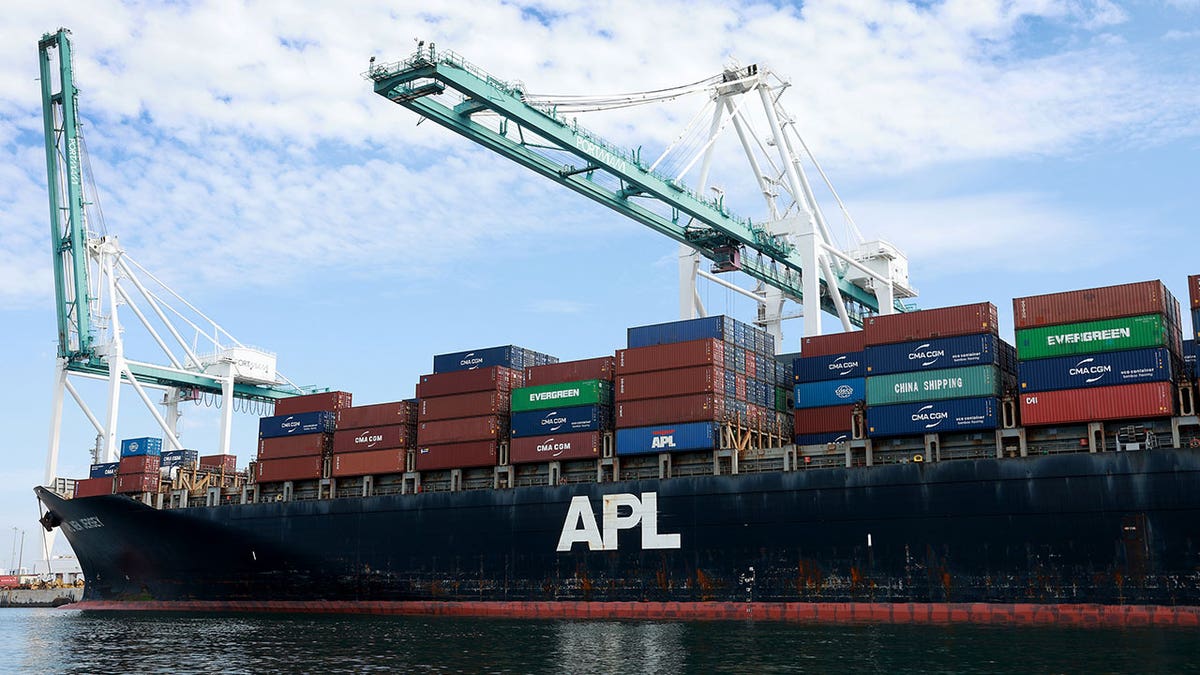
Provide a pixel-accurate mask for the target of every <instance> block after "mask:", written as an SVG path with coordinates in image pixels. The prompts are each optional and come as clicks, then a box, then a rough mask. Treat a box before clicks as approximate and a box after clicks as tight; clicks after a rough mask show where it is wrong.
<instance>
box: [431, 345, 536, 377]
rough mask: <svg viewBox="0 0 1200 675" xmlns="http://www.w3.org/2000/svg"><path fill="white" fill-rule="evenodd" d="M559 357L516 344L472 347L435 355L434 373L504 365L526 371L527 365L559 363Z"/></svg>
mask: <svg viewBox="0 0 1200 675" xmlns="http://www.w3.org/2000/svg"><path fill="white" fill-rule="evenodd" d="M557 362H558V358H556V357H554V356H550V355H549V354H543V353H542V352H536V351H534V350H532V349H526V348H525V347H518V346H516V345H503V346H500V347H487V348H484V349H472V350H468V351H462V352H452V353H450V354H437V355H435V356H434V357H433V372H434V373H452V372H456V371H462V370H478V369H481V368H491V367H493V366H502V367H505V368H513V369H516V370H520V371H522V372H523V371H524V370H525V368H526V367H527V366H537V365H544V364H547V363H557Z"/></svg>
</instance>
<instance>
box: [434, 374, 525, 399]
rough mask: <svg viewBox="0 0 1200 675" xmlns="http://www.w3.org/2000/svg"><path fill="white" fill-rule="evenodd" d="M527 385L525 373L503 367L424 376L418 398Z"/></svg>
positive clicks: (501, 389) (508, 388)
mask: <svg viewBox="0 0 1200 675" xmlns="http://www.w3.org/2000/svg"><path fill="white" fill-rule="evenodd" d="M524 383H525V371H523V370H513V369H512V368H505V367H503V366H495V367H493V368H481V369H479V370H459V371H456V372H452V373H432V374H430V375H422V376H421V379H420V381H418V382H417V398H418V399H425V398H433V397H435V396H450V395H453V394H467V393H471V392H475V391H509V390H511V389H513V388H514V387H520V386H521V385H522V384H524Z"/></svg>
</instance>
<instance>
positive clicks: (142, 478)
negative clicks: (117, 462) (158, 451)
mask: <svg viewBox="0 0 1200 675" xmlns="http://www.w3.org/2000/svg"><path fill="white" fill-rule="evenodd" d="M160 482H161V479H160V478H159V475H158V468H157V467H155V469H154V473H131V474H126V475H121V474H117V486H116V488H115V490H114V491H115V492H116V493H117V494H121V495H125V494H140V493H142V492H158V485H159V483H160Z"/></svg>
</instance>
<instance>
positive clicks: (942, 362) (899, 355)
mask: <svg viewBox="0 0 1200 675" xmlns="http://www.w3.org/2000/svg"><path fill="white" fill-rule="evenodd" d="M1005 344H1006V343H1004V341H1003V340H1001V339H1000V338H998V337H996V336H995V335H992V334H990V333H982V334H978V335H960V336H957V337H949V338H938V339H934V340H917V341H915V342H898V343H895V344H888V345H873V346H871V347H868V348H867V351H866V360H867V374H868V375H890V374H892V373H911V372H915V371H919V370H940V369H942V368H958V367H962V366H983V365H989V364H994V365H999V366H1001V367H1003V366H1005V365H1007V366H1008V369H1009V370H1013V369H1015V368H1016V358H1015V354H1013V353H1011V352H1010V356H1011V360H1010V359H1006V358H1004V357H1002V356H1001V353H1000V350H1001V349H1002V347H1001V345H1005ZM1008 349H1009V350H1011V349H1012V347H1011V346H1009V347H1008ZM1006 360H1007V361H1010V362H1009V363H1008V364H1005V363H1003V362H1004V361H1006Z"/></svg>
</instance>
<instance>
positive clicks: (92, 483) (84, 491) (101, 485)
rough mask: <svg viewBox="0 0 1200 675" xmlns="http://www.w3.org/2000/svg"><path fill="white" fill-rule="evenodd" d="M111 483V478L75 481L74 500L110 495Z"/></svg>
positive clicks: (112, 480) (111, 490)
mask: <svg viewBox="0 0 1200 675" xmlns="http://www.w3.org/2000/svg"><path fill="white" fill-rule="evenodd" d="M113 482H114V479H113V477H112V476H105V477H104V478H84V479H82V480H77V481H75V498H76V499H78V498H79V497H95V496H96V495H111V494H112V493H113Z"/></svg>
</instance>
